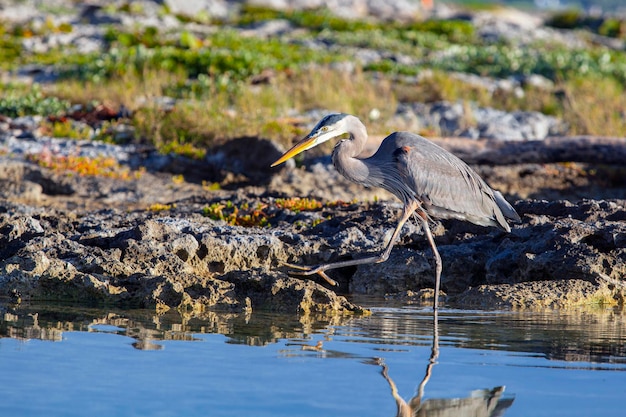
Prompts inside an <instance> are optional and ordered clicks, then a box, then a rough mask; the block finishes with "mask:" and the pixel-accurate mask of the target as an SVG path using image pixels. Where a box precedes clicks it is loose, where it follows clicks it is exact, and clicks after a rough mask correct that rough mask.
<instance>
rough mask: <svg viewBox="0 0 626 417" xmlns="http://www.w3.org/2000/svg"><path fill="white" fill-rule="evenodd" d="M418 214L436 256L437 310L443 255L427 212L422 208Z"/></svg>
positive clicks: (434, 304)
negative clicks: (431, 229)
mask: <svg viewBox="0 0 626 417" xmlns="http://www.w3.org/2000/svg"><path fill="white" fill-rule="evenodd" d="M416 213H417V214H418V216H417V217H419V219H420V221H421V223H422V229H424V233H425V234H426V238H427V239H428V243H430V247H431V248H432V249H433V255H434V256H435V301H434V302H433V310H435V311H437V307H438V304H439V286H440V282H441V270H442V269H443V266H442V264H441V256H439V251H438V250H437V245H435V240H434V239H433V235H432V233H431V232H430V227H429V226H428V217H427V216H426V213H424V212H423V211H421V210H418V211H417V212H416Z"/></svg>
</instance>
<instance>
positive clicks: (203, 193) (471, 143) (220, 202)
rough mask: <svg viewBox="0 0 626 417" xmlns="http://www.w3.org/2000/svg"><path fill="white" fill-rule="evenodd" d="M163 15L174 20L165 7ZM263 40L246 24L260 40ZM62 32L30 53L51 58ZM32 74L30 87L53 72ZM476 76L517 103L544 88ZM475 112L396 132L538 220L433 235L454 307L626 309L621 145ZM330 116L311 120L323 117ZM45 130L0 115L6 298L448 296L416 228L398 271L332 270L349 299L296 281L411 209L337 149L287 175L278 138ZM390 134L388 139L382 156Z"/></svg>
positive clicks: (433, 116) (434, 116) (179, 303)
mask: <svg viewBox="0 0 626 417" xmlns="http://www.w3.org/2000/svg"><path fill="white" fill-rule="evenodd" d="M171 3H173V2H171ZM213 3H214V4H217V5H220V4H223V5H226V4H228V5H232V4H231V3H237V2H213ZM279 3H280V2H279ZM375 3H376V2H368V3H367V4H368V5H369V6H368V7H370V6H371V7H370V8H372V7H373V6H372V4H375ZM146 4H151V3H150V2H147V3H146ZM381 4H382V3H381ZM96 6H97V7H96ZM96 6H94V7H95V8H94V15H93V16H91V17H90V16H87V15H85V16H84V19H83V20H81V22H83V21H89V19H91V18H93V19H95V20H94V22H95V23H94V22H92V23H91V25H97V24H98V23H97V22H96V20H97V19H96V18H98V16H99V18H103V15H105V14H106V10H107V9H106V7H104V6H103V5H96ZM155 7H156V6H155ZM216 7H217V6H216ZM224 7H226V6H224ZM18 9H19V8H18ZM374 9H375V8H374ZM11 10H13V9H11V8H7V9H5V10H3V12H4V13H3V16H5V17H6V16H9V15H10V13H9V12H11ZM20 10H21V9H20ZM150 10H152V9H150V8H148V11H150ZM155 10H156V9H155ZM368 10H369V9H368ZM439 12H441V11H439ZM7 13H8V14H7ZM15 13H17V12H15ZM24 13H26V11H24ZM364 13H365V14H369V13H370V11H368V12H364ZM386 13H387V12H386ZM388 13H396V12H394V11H393V10H391V11H388ZM29 16H30V15H29ZM153 17H154V18H155V19H157V23H164V22H165V21H163V19H165V18H164V17H162V16H160V15H158V14H157V13H156V11H155V13H154V16H153ZM144 18H145V17H144ZM16 19H17V18H16ZM159 19H161V20H159ZM475 20H476V21H477V22H482V26H480V28H481V30H482V31H485V30H487V29H486V28H488V27H490V26H489V24H488V22H489V21H490V20H489V19H488V18H487V17H486V16H482V17H480V16H479V17H476V19H475ZM114 23H115V22H114ZM117 23H120V22H117ZM121 23H123V22H121ZM172 24H174V23H172ZM538 24H539V23H535V26H532V25H531V26H524V25H517V26H515V25H513V26H515V27H516V28H517V29H518V30H522V31H526V32H524V33H531V32H532V33H534V34H535V35H536V36H554V37H556V38H558V39H561V40H563V42H570V41H568V40H567V39H569V38H567V37H565V36H561V34H559V33H558V32H550V31H548V30H547V29H546V30H542V31H538V30H536V29H537V26H536V25H538ZM88 27H91V26H90V25H89V24H86V25H85V28H83V27H82V26H80V27H79V26H77V29H76V30H75V31H73V35H72V36H76V35H77V34H78V35H80V34H81V33H83V32H81V30H83V29H84V30H85V31H86V32H85V33H90V34H91V35H89V36H87V35H85V37H86V39H87V38H88V39H90V42H83V43H81V45H82V44H84V45H85V47H86V48H96V49H97V48H98V47H99V46H98V45H99V42H102V30H101V29H102V27H100V28H99V29H98V30H95V31H94V30H91V32H89V30H90V29H86V28H88ZM262 29H263V28H258V27H256V28H248V29H247V30H249V31H256V32H255V33H252V34H250V36H261V35H260V34H259V33H257V32H261V31H262ZM265 29H267V28H265ZM492 29H493V31H497V32H498V33H495V32H494V33H495V34H494V33H492V35H493V36H504V34H505V33H507V31H508V29H510V26H506V25H505V27H500V26H498V27H493V28H492ZM490 33H491V32H490ZM270 35H271V34H270ZM270 35H265V36H270ZM55 36H56V35H55ZM58 36H62V35H58ZM81 36H82V35H80V36H78V38H76V39H74V38H72V39H70V40H69V41H68V42H78V40H77V39H81ZM518 38H519V39H522V38H523V36H521V35H520V36H518ZM51 39H54V36H51V37H49V38H46V39H36V38H35V37H33V38H29V39H28V42H29V45H30V47H31V48H34V49H38V48H39V49H41V48H45V47H46V45H47V44H45V42H52V40H51ZM516 39H517V38H516ZM37 42H43V44H42V45H39V44H38V43H37ZM59 42H60V41H59ZM79 43H80V42H79ZM361 52H363V54H364V55H367V56H369V57H371V56H373V55H372V53H371V51H361ZM366 52H367V53H366ZM379 55H380V54H379ZM400 58H401V57H398V59H400ZM31 70H33V71H30V72H29V71H26V72H28V74H26V75H24V74H17V76H25V77H31V81H33V80H34V81H41V80H40V79H39V80H38V79H37V77H41V76H45V77H47V81H51V80H53V79H54V77H55V74H49V73H46V72H45V71H43V72H42V71H41V69H40V68H35V69H32V68H31ZM11 76H12V77H15V76H16V74H11ZM473 81H474V82H479V83H483V84H484V83H487V84H489V85H493V88H494V89H497V90H498V91H500V90H502V91H504V93H505V94H516V92H515V91H516V88H518V87H519V85H518V84H519V83H521V82H531V80H522V81H520V80H499V81H496V80H490V79H487V78H480V77H476V79H474V80H473ZM544 81H545V80H537V79H533V80H532V82H536V83H538V85H539V84H541V83H542V82H544ZM516 83H517V84H516ZM164 99H167V98H164ZM110 110H111V112H112V114H120V113H123V111H122V110H123V109H110ZM118 110H119V111H118ZM466 111H467V108H466V107H464V106H463V105H461V104H459V103H448V102H437V103H429V104H422V103H403V104H401V105H400V106H398V109H397V110H396V112H395V115H394V116H393V117H392V119H391V121H390V126H391V125H393V128H394V129H396V130H412V131H417V130H421V129H430V130H432V131H434V132H436V133H437V134H438V135H440V136H452V138H436V139H434V140H435V141H436V142H437V143H438V144H440V145H441V146H443V147H445V148H447V149H449V150H451V151H452V152H454V153H457V154H458V155H459V156H461V157H462V158H463V159H464V160H466V161H467V162H468V163H471V164H472V166H473V167H474V168H475V169H476V170H477V171H478V172H479V174H480V175H481V176H482V177H483V178H485V180H486V181H487V182H488V183H489V184H490V185H491V186H492V187H493V188H495V189H498V190H500V191H501V192H502V193H503V194H504V195H505V196H506V198H507V199H508V201H510V202H512V203H513V205H514V207H515V209H516V210H517V212H518V213H519V214H520V216H521V217H522V222H521V223H520V224H516V225H514V226H513V228H512V229H513V230H512V232H511V233H510V234H505V233H502V232H500V231H497V230H494V229H489V228H482V227H478V226H473V225H468V224H465V223H461V222H458V221H444V222H437V223H436V224H435V225H433V233H434V235H435V240H436V243H437V246H438V248H439V250H440V253H441V256H442V260H443V275H442V289H443V291H444V292H445V293H446V297H445V298H444V297H442V298H443V299H444V300H445V302H446V303H448V304H449V305H456V306H461V307H476V306H480V307H487V308H493V307H515V308H546V307H570V306H579V305H588V304H591V305H598V306H613V305H619V306H623V304H624V285H625V284H624V277H626V182H625V180H624V178H626V172H625V171H624V169H625V168H624V165H623V160H624V159H623V155H624V145H623V143H624V140H623V138H594V137H567V136H564V131H565V129H564V126H563V123H562V121H560V120H558V119H556V118H554V117H549V116H545V115H542V114H541V113H538V112H511V113H507V112H504V111H496V110H493V109H486V108H480V107H477V106H474V107H473V108H472V109H471V113H472V115H473V117H476V118H477V120H476V122H477V123H476V126H477V127H476V128H467V126H465V124H464V120H465V119H467V117H468V114H466ZM325 112H328V111H327V110H314V111H311V112H310V113H308V114H304V115H298V117H300V118H301V119H302V120H305V121H306V122H305V123H314V122H315V121H316V120H317V119H318V118H319V117H320V116H321V115H322V114H323V113H325ZM41 122H42V117H40V116H26V117H15V118H10V117H5V116H2V118H1V119H0V231H1V233H0V298H1V299H3V300H5V301H9V302H13V303H18V302H27V301H30V302H38V301H63V302H76V303H80V304H84V305H92V304H95V305H112V306H119V307H133V308H150V309H156V311H159V312H162V311H165V310H169V309H179V310H180V311H185V312H190V313H201V312H206V311H212V310H215V311H229V312H249V311H254V310H271V311H281V312H292V313H293V312H297V313H302V314H305V313H315V314H318V313H319V314H325V315H332V314H344V313H357V314H366V310H365V309H363V308H362V307H360V306H358V305H356V304H354V303H352V302H350V301H349V299H350V296H353V295H368V296H375V297H390V298H393V299H402V300H412V301H415V302H424V303H428V302H429V300H430V299H431V298H432V295H433V294H432V289H431V288H432V285H433V278H434V270H433V266H432V259H431V258H432V256H431V253H430V249H429V246H428V244H427V242H426V239H425V238H424V236H423V235H422V233H421V231H420V228H419V227H418V226H416V225H413V224H407V225H406V226H405V228H404V230H403V233H402V237H401V240H400V242H399V244H398V245H397V246H396V248H394V250H393V252H392V254H391V256H390V259H389V260H388V261H386V262H384V263H381V264H375V265H363V266H359V267H351V268H344V269H341V270H334V271H331V274H330V275H331V276H332V277H333V278H334V279H336V280H337V281H338V283H339V286H338V287H336V288H329V287H328V285H327V284H326V283H325V282H323V281H321V280H320V279H319V278H318V277H314V279H305V278H301V277H296V276H290V275H289V268H286V267H284V266H283V264H284V263H292V264H302V265H315V264H318V263H321V262H329V261H338V260H347V259H352V258H353V257H358V256H361V254H364V253H373V252H377V251H379V250H380V248H381V247H382V243H383V242H384V240H385V238H388V237H389V233H390V231H391V229H392V228H393V227H394V226H395V224H396V219H397V218H396V216H397V214H398V211H399V209H400V205H399V203H398V202H397V201H395V200H394V199H393V197H392V196H390V195H388V194H386V193H385V192H383V191H381V190H373V189H364V188H362V187H361V186H358V185H355V184H352V183H349V182H348V181H347V180H345V179H344V178H342V177H341V176H340V175H339V174H338V173H337V172H336V171H335V170H334V168H333V167H332V165H331V163H330V158H329V157H328V156H319V154H313V155H307V156H306V157H305V159H304V160H303V161H302V163H301V166H298V167H296V166H295V164H294V163H293V162H292V161H290V163H288V164H285V166H281V167H278V168H275V169H271V168H270V167H269V166H270V164H271V162H273V161H274V160H276V159H277V157H278V156H279V155H280V154H281V153H282V151H283V150H284V149H283V148H282V147H281V146H280V145H279V144H277V143H275V142H273V141H272V140H270V139H265V138H258V137H245V138H240V139H237V140H232V141H229V142H228V143H225V144H223V145H221V146H216V147H214V148H212V149H209V150H208V151H207V155H206V157H205V158H203V159H201V160H200V159H189V158H185V157H183V156H179V155H178V156H177V155H164V154H161V153H159V152H157V151H156V150H155V149H154V148H152V147H148V146H140V145H137V144H130V145H113V144H107V143H101V142H96V141H89V140H71V139H62V138H52V137H49V136H46V134H45V133H42V130H41V129H40V125H41ZM118 133H120V134H121V133H123V132H118ZM377 139H378V141H379V140H380V138H372V149H374V148H375V146H376V143H377ZM372 149H370V150H369V151H371V150H372ZM33 155H36V156H37V158H38V159H36V160H34V159H33ZM52 156H54V157H55V158H59V157H60V158H69V157H75V158H81V157H87V158H106V161H113V162H114V163H115V164H118V166H120V167H122V168H121V169H122V170H123V173H124V175H112V176H107V175H91V174H87V175H81V174H79V173H77V172H72V173H68V172H67V171H63V170H59V169H55V168H54V167H50V166H46V164H45V162H46V161H47V160H48V159H52ZM212 185H215V186H212ZM295 198H301V199H300V200H296V199H295ZM305 199H308V200H305Z"/></svg>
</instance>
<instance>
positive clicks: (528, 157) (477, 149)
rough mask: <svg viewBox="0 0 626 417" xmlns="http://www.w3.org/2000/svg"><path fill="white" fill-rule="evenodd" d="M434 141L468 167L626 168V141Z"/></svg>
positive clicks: (574, 138)
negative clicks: (583, 165) (571, 165)
mask: <svg viewBox="0 0 626 417" xmlns="http://www.w3.org/2000/svg"><path fill="white" fill-rule="evenodd" d="M432 140H433V142H435V143H437V144H438V145H439V146H441V147H443V148H445V149H447V150H448V151H450V152H452V153H454V154H455V155H457V156H458V157H459V158H461V159H462V160H464V161H465V162H466V163H468V164H486V165H511V164H524V163H555V162H584V163H591V164H608V165H626V138H610V137H596V136H572V137H550V138H546V139H544V140H533V141H501V140H493V139H479V140H467V139H466V138H435V139H432Z"/></svg>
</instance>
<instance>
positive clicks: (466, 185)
mask: <svg viewBox="0 0 626 417" xmlns="http://www.w3.org/2000/svg"><path fill="white" fill-rule="evenodd" d="M345 134H347V135H348V138H346V139H342V140H341V141H339V142H338V143H337V145H335V148H334V150H333V152H332V161H333V164H334V166H335V168H336V169H337V171H338V172H339V173H340V174H342V175H343V176H344V177H346V178H347V179H349V180H351V181H353V182H356V183H358V184H362V185H364V186H366V187H380V188H383V189H385V190H387V191H389V192H391V193H392V194H394V195H395V196H396V197H397V198H398V199H400V201H402V203H403V210H402V215H401V216H400V220H399V221H398V224H397V226H396V228H395V230H394V232H393V234H392V236H391V239H390V240H389V243H387V246H386V247H385V248H384V250H383V251H382V252H381V253H380V254H379V255H375V256H369V257H365V258H360V259H352V260H346V261H340V262H333V263H325V264H322V265H318V266H314V267H303V266H298V265H292V264H285V265H287V266H289V267H291V268H295V269H298V270H300V271H299V272H298V273H299V274H300V275H313V274H318V275H320V276H321V277H322V278H324V279H325V280H326V281H328V282H329V283H330V284H332V285H337V283H336V282H335V281H334V280H332V279H331V278H330V277H328V275H326V272H325V271H327V270H330V269H335V268H342V267H346V266H352V265H362V264H367V263H379V262H384V261H386V260H387V258H388V257H389V254H390V253H391V249H392V248H393V246H394V244H395V242H396V240H397V238H398V236H399V235H400V231H401V230H402V226H403V225H404V223H406V222H407V220H408V219H409V218H410V217H411V216H414V217H415V218H416V219H417V220H418V221H419V222H420V224H421V226H422V229H423V230H424V233H425V235H426V238H427V239H428V242H429V243H430V246H431V248H432V251H433V256H434V259H435V298H434V303H433V309H434V310H436V309H437V306H438V295H439V287H440V281H441V269H442V264H441V257H440V256H439V252H438V251H437V246H436V245H435V241H434V239H433V236H432V233H431V231H430V228H429V226H428V222H429V220H431V219H432V218H439V219H459V220H465V221H469V222H471V223H474V224H477V225H481V226H495V227H498V228H500V229H502V230H504V231H506V232H510V231H511V228H510V227H509V224H508V223H507V219H509V220H513V221H516V222H518V221H520V217H519V216H518V214H517V213H516V212H515V210H514V209H513V207H511V205H510V204H509V203H508V202H507V201H506V200H505V199H504V197H503V196H502V194H500V193H499V192H498V191H495V190H493V189H491V188H490V187H489V186H488V185H487V184H486V183H485V181H483V179H482V178H481V177H480V176H479V175H478V174H477V173H476V172H475V171H473V170H472V169H471V168H470V167H469V166H468V165H467V164H466V163H465V162H463V161H461V160H460V159H459V158H457V157H456V156H454V155H453V154H451V153H450V152H448V151H446V150H444V149H443V148H441V147H439V146H437V145H435V144H434V143H432V142H430V141H429V140H427V139H425V138H423V137H421V136H419V135H416V134H414V133H409V132H395V133H392V134H391V135H389V136H387V137H386V138H385V139H384V140H383V141H382V143H381V144H380V147H379V148H378V150H377V151H376V153H374V155H372V156H370V157H369V158H358V157H357V156H358V155H359V154H360V153H361V151H362V150H363V148H364V146H365V143H366V142H367V130H366V128H365V125H363V123H362V122H361V121H360V120H359V119H358V118H357V117H355V116H352V115H349V114H344V113H340V114H331V115H328V116H326V117H324V118H323V119H322V120H321V121H320V122H319V123H318V124H317V125H316V126H315V127H314V128H313V130H312V131H311V132H310V133H309V134H308V135H307V136H306V137H305V138H304V139H302V140H301V141H300V142H298V143H297V144H296V145H295V146H294V147H293V148H291V149H290V150H288V151H287V152H285V153H284V154H283V155H282V156H281V157H280V158H279V159H278V160H277V161H276V162H274V163H273V164H272V166H276V165H279V164H281V163H283V162H285V161H286V160H288V159H289V158H292V157H294V156H296V155H298V154H299V153H301V152H303V151H306V150H308V149H311V148H313V147H315V146H317V145H319V144H321V143H324V142H326V141H328V140H330V139H333V138H336V137H339V136H342V135H345Z"/></svg>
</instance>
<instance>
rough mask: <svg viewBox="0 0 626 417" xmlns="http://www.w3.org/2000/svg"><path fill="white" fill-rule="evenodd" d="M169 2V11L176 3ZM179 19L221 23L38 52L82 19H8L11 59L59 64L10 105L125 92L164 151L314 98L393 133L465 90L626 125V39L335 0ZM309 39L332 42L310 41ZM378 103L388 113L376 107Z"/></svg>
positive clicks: (315, 104) (145, 136)
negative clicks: (493, 87) (328, 6)
mask: <svg viewBox="0 0 626 417" xmlns="http://www.w3.org/2000/svg"><path fill="white" fill-rule="evenodd" d="M107 7H110V8H114V10H115V11H116V12H118V13H128V14H141V13H142V12H143V11H142V10H141V9H140V8H138V7H136V6H133V3H132V2H127V3H120V4H118V5H111V6H107ZM161 12H162V13H169V11H168V10H167V9H166V8H165V7H164V8H163V10H162V11H161ZM178 18H179V19H181V20H184V21H191V20H194V21H196V22H199V23H202V24H212V25H214V27H216V28H218V29H217V30H213V31H210V32H206V33H199V32H192V31H190V30H188V31H179V32H171V31H167V30H165V29H162V28H159V27H152V26H149V27H139V26H138V27H132V28H119V27H115V26H111V27H110V28H108V29H107V31H106V35H105V39H106V43H107V46H106V48H105V50H104V51H102V52H98V53H93V54H79V53H75V52H73V51H72V47H71V46H64V47H63V48H60V47H59V48H53V49H51V50H49V51H47V52H44V53H34V52H28V51H26V50H23V46H22V41H23V40H24V39H26V38H29V37H34V36H43V35H47V34H54V33H67V32H71V31H72V30H74V28H72V26H71V25H68V24H58V25H56V24H54V23H53V21H52V20H48V21H46V22H45V24H43V25H38V26H34V25H31V24H25V25H15V26H11V25H10V24H7V23H0V63H1V64H0V67H1V68H2V69H4V70H8V71H11V70H15V69H17V68H19V67H20V66H21V65H24V64H44V65H52V66H53V67H54V68H55V70H56V71H57V72H58V73H59V74H60V79H59V81H57V82H56V83H53V84H49V85H46V86H45V87H39V86H37V85H35V86H33V87H32V88H31V87H30V86H21V85H17V84H15V83H13V84H6V85H0V89H1V95H0V114H2V115H6V116H9V117H17V116H21V115H29V114H39V115H43V116H45V117H49V116H64V115H66V114H67V112H68V110H69V108H70V106H71V105H72V104H82V105H83V107H85V108H88V107H89V106H91V107H94V106H95V105H97V104H104V103H106V104H107V105H108V106H109V107H112V108H117V107H119V106H120V105H122V104H123V105H124V106H126V107H127V108H129V109H130V110H131V114H132V116H131V118H130V120H126V121H124V123H125V124H127V125H129V126H131V127H132V130H131V131H130V133H129V136H127V137H126V138H125V139H124V140H125V141H135V142H140V143H151V144H154V145H155V146H156V147H157V148H158V149H160V150H161V151H162V152H164V153H176V154H181V155H185V156H188V157H191V158H198V159H201V158H203V157H204V156H205V153H206V150H207V148H210V147H211V146H215V145H217V144H220V143H223V142H224V141H226V140H229V139H232V138H236V137H240V136H247V135H260V136H265V137H270V138H272V139H276V140H280V141H283V143H284V144H288V143H291V142H292V140H293V139H294V138H295V137H297V136H299V135H302V134H303V133H305V132H304V130H303V129H304V128H303V126H302V124H301V122H300V121H298V120H297V119H295V120H294V119H292V118H290V117H288V115H290V114H294V113H298V112H304V111H307V110H311V109H316V108H325V109H333V110H341V111H344V112H349V113H354V114H356V115H357V116H359V117H361V118H363V119H365V120H367V125H368V129H369V130H370V133H372V134H387V133H389V131H390V130H391V129H393V127H392V126H389V125H388V124H387V121H388V120H389V118H390V117H391V116H392V115H393V113H394V111H395V108H396V105H397V103H398V102H406V101H435V100H449V101H458V100H462V101H465V102H467V101H473V102H476V103H478V104H479V105H482V106H491V107H495V108H500V109H505V110H537V111H541V112H543V113H546V114H551V115H554V116H557V117H560V118H563V119H564V120H565V121H566V122H567V123H568V124H569V126H570V133H572V134H598V135H613V136H625V135H626V121H625V120H624V119H625V118H624V116H623V114H624V111H625V110H624V109H626V99H625V98H624V97H623V96H624V94H623V93H622V92H623V91H624V89H625V88H626V52H625V51H623V50H611V49H609V48H605V47H601V46H598V45H591V44H590V45H589V47H587V48H578V49H567V48H566V47H564V46H561V45H557V44H548V43H543V42H536V43H534V44H532V45H530V46H527V47H520V46H519V45H515V44H512V43H510V42H507V41H498V42H495V43H494V42H489V41H487V40H484V39H482V38H481V37H479V36H478V35H477V33H476V31H475V28H474V27H473V26H472V24H471V23H470V22H468V21H464V20H426V21H415V22H385V23H381V22H377V21H375V20H362V21H359V20H349V19H343V18H340V17H336V16H333V15H331V14H330V13H329V12H327V11H325V10H307V11H295V10H287V11H276V10H271V9H268V8H263V7H257V6H250V5H243V6H242V9H241V12H240V13H239V14H238V15H236V16H233V17H232V18H231V19H230V20H229V21H226V22H218V21H215V20H214V19H211V18H210V17H209V16H197V17H194V18H193V19H191V18H189V17H184V16H178ZM277 18H280V19H285V20H287V21H289V22H290V24H291V25H292V26H294V27H296V28H299V29H300V30H298V31H296V32H294V33H290V34H289V35H288V36H284V37H281V36H272V37H270V38H267V39H260V38H256V37H252V36H246V35H243V34H241V33H240V32H239V31H238V30H236V29H233V27H236V28H246V27H249V26H251V25H253V24H257V23H259V22H263V21H266V20H269V19H277ZM550 24H551V25H552V26H554V27H559V28H577V29H581V30H589V31H592V32H595V33H598V34H601V35H605V36H611V37H618V38H620V37H621V38H623V37H624V33H625V32H626V23H625V22H624V20H621V19H619V18H589V17H585V16H583V15H581V14H580V13H578V12H570V11H564V12H560V13H559V14H556V15H554V16H553V18H552V19H551V20H550ZM311 43H316V44H317V45H329V46H328V47H314V48H311V47H310V46H309V45H310V44H311ZM364 50H365V51H368V50H374V51H381V52H382V54H381V55H382V56H381V58H380V59H377V60H372V61H371V62H369V63H368V64H366V65H364V67H359V65H358V64H354V63H355V62H356V60H355V56H356V54H358V53H360V52H362V51H364ZM338 51H342V52H338ZM346 63H350V66H352V67H353V69H351V70H350V71H342V70H338V69H336V68H337V66H335V64H341V65H345V64H346ZM341 65H339V66H341ZM451 72H461V73H470V74H477V75H481V76H490V77H495V78H501V77H510V76H520V75H530V74H538V75H542V76H544V77H546V78H548V79H549V80H551V81H552V82H553V83H554V88H553V89H550V88H548V89H545V88H544V89H542V88H538V87H533V86H524V87H523V93H524V94H523V96H516V95H513V94H501V93H494V92H492V91H488V90H486V89H485V88H483V87H480V86H476V85H470V84H467V83H466V82H464V81H461V80H459V79H458V78H457V77H454V76H452V75H451ZM425 74H432V75H430V76H425ZM405 76H409V78H410V79H409V81H405V80H406V77H405ZM416 79H419V81H415V80H416ZM162 97H171V98H172V99H174V100H172V103H175V104H171V105H168V106H166V105H163V104H161V103H160V102H159V99H160V98H162ZM372 110H376V111H377V112H380V117H379V118H374V119H370V118H369V115H370V114H371V113H372ZM377 112H374V113H377ZM116 123H118V122H116V121H111V122H105V123H103V125H102V126H97V127H96V128H94V129H91V131H90V129H87V128H81V127H80V126H79V125H75V124H73V123H71V122H68V121H65V120H62V119H58V118H55V119H50V120H49V121H47V122H46V123H45V124H44V126H43V127H44V131H45V132H46V134H49V135H52V136H62V137H75V138H88V137H91V138H93V139H96V140H106V141H115V140H116V138H115V133H114V131H115V127H116ZM423 133H429V132H423ZM430 133H433V132H430Z"/></svg>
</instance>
